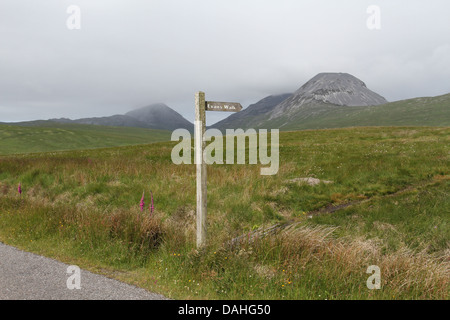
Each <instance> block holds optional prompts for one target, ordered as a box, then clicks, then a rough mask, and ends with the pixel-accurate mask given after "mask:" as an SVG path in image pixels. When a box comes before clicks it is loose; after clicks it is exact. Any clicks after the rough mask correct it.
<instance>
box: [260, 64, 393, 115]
mask: <svg viewBox="0 0 450 320" xmlns="http://www.w3.org/2000/svg"><path fill="white" fill-rule="evenodd" d="M387 102H388V101H387V100H386V99H385V98H383V97H382V96H380V95H379V94H377V93H375V92H373V91H371V90H369V89H368V88H367V87H366V85H365V83H364V82H362V81H361V80H359V79H358V78H356V77H354V76H352V75H351V74H348V73H319V74H318V75H316V76H315V77H314V78H312V79H311V80H309V81H308V82H307V83H305V84H304V85H303V86H302V87H301V88H300V89H298V90H297V91H296V92H295V93H294V94H293V95H292V96H291V97H290V98H289V99H287V100H285V101H283V102H282V103H281V104H279V105H278V106H276V108H274V110H273V111H272V112H271V113H270V117H269V119H276V118H278V117H283V116H291V115H294V114H296V113H297V112H298V111H300V110H302V106H305V105H314V104H319V105H321V104H323V103H325V104H331V105H335V106H376V105H380V104H385V103H387Z"/></svg>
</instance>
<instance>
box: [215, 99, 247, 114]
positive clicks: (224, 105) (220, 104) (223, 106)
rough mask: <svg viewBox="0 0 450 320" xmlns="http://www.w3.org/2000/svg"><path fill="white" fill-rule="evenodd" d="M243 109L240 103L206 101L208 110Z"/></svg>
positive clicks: (232, 110)
mask: <svg viewBox="0 0 450 320" xmlns="http://www.w3.org/2000/svg"><path fill="white" fill-rule="evenodd" d="M241 110H242V106H241V104H240V103H235V102H216V101H206V111H228V112H239V111H241Z"/></svg>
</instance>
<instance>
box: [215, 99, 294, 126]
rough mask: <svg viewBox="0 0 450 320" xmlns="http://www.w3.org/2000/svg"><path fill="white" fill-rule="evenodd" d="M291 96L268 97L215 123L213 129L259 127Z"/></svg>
mask: <svg viewBox="0 0 450 320" xmlns="http://www.w3.org/2000/svg"><path fill="white" fill-rule="evenodd" d="M291 95H292V94H291V93H286V94H280V95H273V96H268V97H266V98H264V99H262V100H260V101H258V102H257V103H255V104H252V105H250V106H248V107H247V108H245V109H244V110H242V111H241V112H236V113H233V114H231V115H230V116H229V117H227V118H226V119H224V120H222V121H219V122H217V123H215V124H214V125H212V126H211V127H212V128H217V129H220V130H226V129H237V128H249V127H251V128H253V127H258V125H259V124H260V123H264V121H265V120H266V118H267V116H266V115H267V114H268V113H269V112H271V111H272V110H273V109H274V108H275V107H276V106H277V105H278V104H280V103H281V102H283V101H284V100H286V99H287V98H289V97H290V96H291Z"/></svg>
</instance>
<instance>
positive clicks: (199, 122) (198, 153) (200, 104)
mask: <svg viewBox="0 0 450 320" xmlns="http://www.w3.org/2000/svg"><path fill="white" fill-rule="evenodd" d="M205 106H206V103H205V93H204V92H197V93H196V94H195V160H196V162H195V163H196V165H197V248H200V247H202V246H204V245H205V244H206V163H205V161H204V160H203V151H204V150H205V146H206V142H205V139H204V136H205V131H206V116H205V111H206V110H205Z"/></svg>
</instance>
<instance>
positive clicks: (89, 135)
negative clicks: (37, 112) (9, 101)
mask: <svg viewBox="0 0 450 320" xmlns="http://www.w3.org/2000/svg"><path fill="white" fill-rule="evenodd" d="M167 140H170V132H169V131H165V130H150V129H142V128H130V127H105V126H94V125H79V124H60V123H52V122H50V121H37V122H30V123H24V124H20V125H6V124H0V155H6V154H15V153H33V152H48V151H63V150H76V149H93V148H104V147H117V146H125V145H137V144H147V143H152V142H158V141H167Z"/></svg>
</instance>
